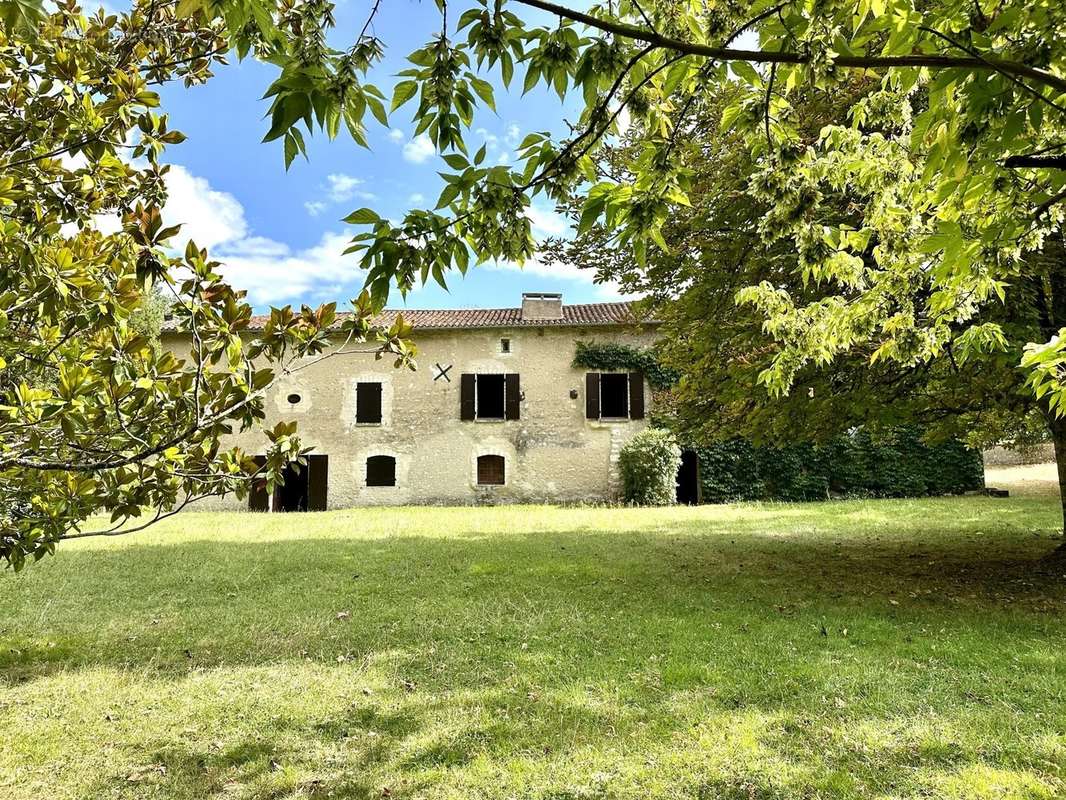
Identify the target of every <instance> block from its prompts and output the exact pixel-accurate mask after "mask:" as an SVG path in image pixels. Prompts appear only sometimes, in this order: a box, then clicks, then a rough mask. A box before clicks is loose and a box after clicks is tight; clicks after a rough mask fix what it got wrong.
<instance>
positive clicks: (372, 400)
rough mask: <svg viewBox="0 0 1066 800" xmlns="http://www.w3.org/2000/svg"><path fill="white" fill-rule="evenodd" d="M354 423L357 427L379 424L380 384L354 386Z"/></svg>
mask: <svg viewBox="0 0 1066 800" xmlns="http://www.w3.org/2000/svg"><path fill="white" fill-rule="evenodd" d="M355 422H356V424H358V425H380V424H381V384H380V383H362V382H360V383H358V384H356V386H355Z"/></svg>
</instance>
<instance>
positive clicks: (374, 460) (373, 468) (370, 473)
mask: <svg viewBox="0 0 1066 800" xmlns="http://www.w3.org/2000/svg"><path fill="white" fill-rule="evenodd" d="M366 485H367V486H395V485H396V459H395V458H393V457H392V456H370V458H368V459H367V460H366Z"/></svg>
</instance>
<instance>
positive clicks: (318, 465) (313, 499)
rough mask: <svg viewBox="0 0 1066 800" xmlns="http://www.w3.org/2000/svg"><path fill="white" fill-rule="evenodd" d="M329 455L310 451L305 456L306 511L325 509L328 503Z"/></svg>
mask: <svg viewBox="0 0 1066 800" xmlns="http://www.w3.org/2000/svg"><path fill="white" fill-rule="evenodd" d="M328 488H329V456H327V455H324V454H322V453H312V454H311V455H309V456H308V457H307V508H306V510H307V511H325V510H326V508H327V507H328V504H329V498H328V496H327V490H328Z"/></svg>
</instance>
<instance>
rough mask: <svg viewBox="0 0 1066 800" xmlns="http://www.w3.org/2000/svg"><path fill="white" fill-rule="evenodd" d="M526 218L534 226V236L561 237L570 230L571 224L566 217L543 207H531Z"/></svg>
mask: <svg viewBox="0 0 1066 800" xmlns="http://www.w3.org/2000/svg"><path fill="white" fill-rule="evenodd" d="M526 216H527V217H528V218H529V221H530V223H531V224H532V226H533V233H534V235H540V236H561V235H563V234H564V233H567V232H568V231H569V230H570V222H569V220H567V218H566V217H564V216H563V215H562V214H557V213H556V212H555V211H552V210H549V209H546V208H543V207H541V206H530V207H529V208H528V209H527V210H526Z"/></svg>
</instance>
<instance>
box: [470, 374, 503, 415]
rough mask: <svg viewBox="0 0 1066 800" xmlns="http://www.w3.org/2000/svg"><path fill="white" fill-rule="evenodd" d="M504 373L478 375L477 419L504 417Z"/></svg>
mask: <svg viewBox="0 0 1066 800" xmlns="http://www.w3.org/2000/svg"><path fill="white" fill-rule="evenodd" d="M504 383H505V380H504V377H503V375H478V376H477V405H476V406H475V407H474V409H475V414H476V415H477V416H476V419H503V407H504V399H503V393H504Z"/></svg>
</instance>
